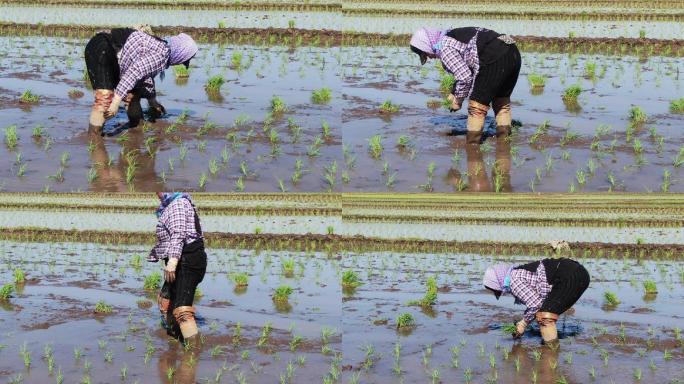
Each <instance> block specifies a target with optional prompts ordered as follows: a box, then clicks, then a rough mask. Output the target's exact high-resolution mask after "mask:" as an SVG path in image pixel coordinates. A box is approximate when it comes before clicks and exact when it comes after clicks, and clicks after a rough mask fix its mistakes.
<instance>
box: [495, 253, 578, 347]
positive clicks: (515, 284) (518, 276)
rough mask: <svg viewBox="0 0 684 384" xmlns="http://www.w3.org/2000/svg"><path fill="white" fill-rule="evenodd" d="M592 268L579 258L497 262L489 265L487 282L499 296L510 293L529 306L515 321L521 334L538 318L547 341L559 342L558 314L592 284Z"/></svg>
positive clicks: (567, 307)
mask: <svg viewBox="0 0 684 384" xmlns="http://www.w3.org/2000/svg"><path fill="white" fill-rule="evenodd" d="M589 280H590V279H589V272H587V270H586V269H585V268H584V267H583V266H582V265H581V264H580V263H578V262H576V261H574V260H570V259H566V258H559V259H543V260H541V261H535V262H532V263H529V264H523V265H517V266H515V265H510V264H496V265H494V266H492V267H489V268H487V270H486V271H485V274H484V280H483V282H484V286H485V288H487V289H488V290H490V291H492V292H493V293H494V296H496V298H497V300H498V299H499V297H500V296H501V295H502V294H503V293H511V294H512V295H513V296H514V297H515V299H516V300H515V302H516V303H521V304H524V305H525V306H527V309H525V314H524V316H523V319H522V320H520V321H518V322H517V323H516V331H515V334H514V335H513V336H514V337H516V338H518V337H521V336H522V335H523V333H525V329H526V328H527V326H528V325H529V324H530V323H531V322H532V321H533V320H534V319H535V318H536V320H537V322H538V323H539V327H540V330H541V335H542V339H543V341H544V344H547V345H550V346H557V345H558V330H557V329H556V321H557V320H558V317H559V316H560V315H561V314H562V313H563V312H565V311H567V310H568V309H570V307H572V306H573V305H574V304H575V303H576V302H577V300H578V299H579V298H580V296H582V294H583V293H584V291H585V290H586V289H587V287H589Z"/></svg>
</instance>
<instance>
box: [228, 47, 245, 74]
mask: <svg viewBox="0 0 684 384" xmlns="http://www.w3.org/2000/svg"><path fill="white" fill-rule="evenodd" d="M230 66H231V68H233V69H235V70H238V71H240V70H241V69H242V52H240V51H235V52H233V53H232V54H231V56H230Z"/></svg>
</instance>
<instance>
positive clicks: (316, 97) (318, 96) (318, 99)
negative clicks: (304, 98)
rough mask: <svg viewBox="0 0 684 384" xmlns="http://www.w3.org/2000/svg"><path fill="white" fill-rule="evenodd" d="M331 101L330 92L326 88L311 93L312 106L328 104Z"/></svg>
mask: <svg viewBox="0 0 684 384" xmlns="http://www.w3.org/2000/svg"><path fill="white" fill-rule="evenodd" d="M331 99H332V90H331V89H330V88H327V87H323V88H321V89H316V90H314V91H313V92H312V93H311V102H313V103H314V104H328V103H329V102H330V100H331Z"/></svg>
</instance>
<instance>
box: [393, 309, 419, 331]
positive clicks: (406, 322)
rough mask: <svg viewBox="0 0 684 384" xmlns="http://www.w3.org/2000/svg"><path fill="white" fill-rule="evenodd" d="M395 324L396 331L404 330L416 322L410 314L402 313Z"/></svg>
mask: <svg viewBox="0 0 684 384" xmlns="http://www.w3.org/2000/svg"><path fill="white" fill-rule="evenodd" d="M396 323H397V329H405V328H409V327H413V326H414V325H416V322H415V320H414V319H413V315H411V314H410V313H402V314H401V315H399V316H398V317H397V320H396Z"/></svg>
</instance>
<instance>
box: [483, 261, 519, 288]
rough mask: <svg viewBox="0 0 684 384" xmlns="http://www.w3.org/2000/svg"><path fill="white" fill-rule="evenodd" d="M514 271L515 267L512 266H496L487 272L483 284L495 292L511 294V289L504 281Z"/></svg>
mask: <svg viewBox="0 0 684 384" xmlns="http://www.w3.org/2000/svg"><path fill="white" fill-rule="evenodd" d="M512 269H513V265H511V264H494V265H493V266H491V267H489V268H487V270H486V271H485V273H484V279H483V281H482V283H483V284H484V286H485V287H487V288H489V289H493V290H495V291H501V292H510V290H511V289H510V287H509V286H507V285H506V284H505V283H504V281H505V279H506V276H507V275H509V274H510V273H511V270H512Z"/></svg>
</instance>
